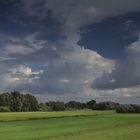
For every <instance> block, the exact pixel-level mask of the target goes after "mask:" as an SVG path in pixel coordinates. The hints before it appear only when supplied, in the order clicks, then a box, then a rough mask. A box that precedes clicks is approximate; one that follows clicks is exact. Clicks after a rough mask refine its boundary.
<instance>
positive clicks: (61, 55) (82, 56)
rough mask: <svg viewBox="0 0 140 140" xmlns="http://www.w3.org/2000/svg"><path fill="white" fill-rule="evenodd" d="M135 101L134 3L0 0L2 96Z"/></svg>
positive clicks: (137, 15)
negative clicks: (25, 94) (20, 94)
mask: <svg viewBox="0 0 140 140" xmlns="http://www.w3.org/2000/svg"><path fill="white" fill-rule="evenodd" d="M15 90H16V91H21V92H28V93H31V94H33V95H35V96H36V97H37V98H38V100H39V101H40V102H44V101H49V100H59V101H69V100H77V101H83V102H86V101H88V100H92V99H95V100H97V101H108V100H110V101H115V102H119V103H140V1H139V0H133V1H132V0H117V1H116V0H106V1H103V0H86V1H85V0H67V1H66V0H0V92H1V93H2V92H7V91H15Z"/></svg>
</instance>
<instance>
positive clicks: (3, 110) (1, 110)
mask: <svg viewBox="0 0 140 140" xmlns="http://www.w3.org/2000/svg"><path fill="white" fill-rule="evenodd" d="M0 112H10V109H9V107H7V106H0Z"/></svg>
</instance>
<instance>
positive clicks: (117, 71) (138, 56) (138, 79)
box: [93, 37, 140, 89]
mask: <svg viewBox="0 0 140 140" xmlns="http://www.w3.org/2000/svg"><path fill="white" fill-rule="evenodd" d="M125 53H126V55H127V57H126V58H125V60H123V61H120V62H118V63H117V64H116V66H115V68H114V70H113V71H112V73H110V74H106V73H104V74H103V76H101V77H100V78H97V79H96V81H95V82H94V83H93V87H94V88H98V89H117V88H130V87H135V86H139V85H140V73H139V71H140V37H138V40H137V41H136V42H133V43H132V44H131V45H129V46H128V47H127V48H126V49H125Z"/></svg>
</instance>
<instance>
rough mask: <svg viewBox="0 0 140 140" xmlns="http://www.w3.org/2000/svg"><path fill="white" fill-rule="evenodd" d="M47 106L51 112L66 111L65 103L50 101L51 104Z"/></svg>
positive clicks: (48, 103)
mask: <svg viewBox="0 0 140 140" xmlns="http://www.w3.org/2000/svg"><path fill="white" fill-rule="evenodd" d="M46 105H47V107H48V109H49V110H53V111H63V110H65V104H64V102H59V101H56V102H55V101H50V102H47V103H46Z"/></svg>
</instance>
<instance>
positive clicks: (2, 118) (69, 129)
mask: <svg viewBox="0 0 140 140" xmlns="http://www.w3.org/2000/svg"><path fill="white" fill-rule="evenodd" d="M115 139H117V140H140V114H116V113H115V112H113V111H92V110H79V111H64V112H33V113H32V112H31V113H0V140H115Z"/></svg>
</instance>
